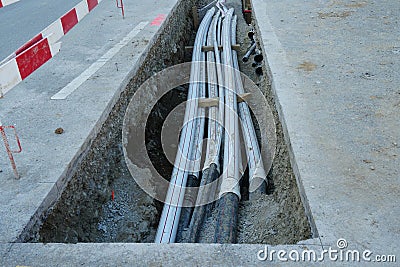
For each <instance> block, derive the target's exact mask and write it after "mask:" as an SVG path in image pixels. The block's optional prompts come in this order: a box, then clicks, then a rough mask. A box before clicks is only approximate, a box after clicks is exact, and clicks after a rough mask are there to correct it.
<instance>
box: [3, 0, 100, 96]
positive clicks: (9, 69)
mask: <svg viewBox="0 0 400 267" xmlns="http://www.w3.org/2000/svg"><path fill="white" fill-rule="evenodd" d="M0 1H3V0H0ZM101 1H102V0H83V1H81V2H79V3H78V4H77V5H76V6H75V7H74V8H72V9H71V10H69V11H68V12H67V13H65V14H64V15H63V16H62V17H60V18H59V19H57V20H56V21H54V22H53V23H52V24H50V25H49V26H48V27H47V28H45V29H44V30H43V31H41V32H40V33H39V34H37V35H36V36H35V37H33V38H32V39H31V40H29V41H28V42H26V43H25V44H24V45H23V46H21V47H20V48H18V49H17V50H16V51H15V52H14V53H12V54H11V55H9V56H8V57H6V58H5V59H4V60H3V61H1V62H0V97H1V96H2V95H4V94H5V93H6V92H8V91H10V90H11V89H12V88H13V87H14V86H15V85H17V84H18V83H19V82H21V81H22V80H24V79H25V78H26V77H27V76H28V75H29V74H31V73H32V72H33V71H35V70H36V69H38V68H39V67H40V66H41V65H43V64H44V63H45V62H47V61H48V60H49V59H50V58H51V57H53V56H54V55H55V54H56V53H57V52H58V51H59V49H60V44H57V43H56V42H57V41H58V40H60V39H61V37H63V36H64V35H65V34H66V33H67V32H69V31H70V30H71V29H72V28H73V27H74V26H75V25H76V24H78V22H79V21H81V20H82V19H83V18H84V17H85V16H86V15H87V14H89V12H90V11H92V10H93V8H95V7H96V6H97V5H98V4H99V3H100V2H101ZM45 37H46V38H45ZM44 40H46V41H44ZM45 46H46V47H47V48H45ZM32 49H33V50H35V49H38V50H37V51H36V50H35V51H36V52H32V51H33V50H32ZM27 50H29V51H30V52H29V53H25V52H26V51H27ZM39 50H40V51H42V52H40V51H39ZM38 51H39V52H38ZM45 51H46V52H45ZM49 51H51V53H50V52H49ZM50 55H51V56H50ZM39 56H44V58H39ZM49 56H50V57H49ZM17 62H18V63H17ZM26 74H28V75H26Z"/></svg>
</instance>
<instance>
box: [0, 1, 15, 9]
mask: <svg viewBox="0 0 400 267" xmlns="http://www.w3.org/2000/svg"><path fill="white" fill-rule="evenodd" d="M18 1H19V0H0V8H2V7H3V6H8V5H11V4H14V3H15V2H18Z"/></svg>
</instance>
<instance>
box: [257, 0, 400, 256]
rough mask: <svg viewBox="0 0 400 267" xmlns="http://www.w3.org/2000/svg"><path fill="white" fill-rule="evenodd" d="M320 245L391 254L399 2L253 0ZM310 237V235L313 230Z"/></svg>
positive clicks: (399, 236)
mask: <svg viewBox="0 0 400 267" xmlns="http://www.w3.org/2000/svg"><path fill="white" fill-rule="evenodd" d="M253 8H254V13H253V15H255V17H256V21H257V23H258V27H259V30H260V31H261V35H262V36H261V37H262V43H263V46H264V52H266V55H267V61H268V65H269V67H270V72H271V75H272V87H273V91H274V93H275V94H276V102H277V105H278V110H279V113H280V117H281V120H282V121H283V124H284V125H285V126H284V127H285V128H286V129H285V131H286V138H288V139H290V142H291V154H292V157H293V158H294V162H295V164H296V165H297V166H295V168H294V169H295V172H296V175H297V177H298V179H299V180H300V183H301V184H302V185H303V187H304V192H302V193H303V196H304V199H306V201H305V202H306V203H308V205H309V208H310V211H311V213H312V217H313V219H314V221H315V224H316V230H317V231H318V237H319V238H320V240H321V244H322V245H334V244H336V241H337V240H338V239H339V238H344V239H346V240H347V241H348V244H349V247H358V248H363V249H370V250H371V251H373V252H374V253H392V254H397V256H399V255H400V241H399V240H400V230H399V229H400V225H399V218H400V206H399V194H400V173H399V166H400V159H399V156H400V147H399V145H398V144H399V143H400V120H399V117H400V89H399V86H398V84H399V83H400V75H399V74H398V72H399V70H400V37H399V32H398V26H399V25H398V14H400V6H399V5H398V3H395V2H393V1H360V2H359V1H347V0H345V1H304V0H303V1H289V0H284V1H275V0H264V1H262V0H253ZM316 237H317V236H316Z"/></svg>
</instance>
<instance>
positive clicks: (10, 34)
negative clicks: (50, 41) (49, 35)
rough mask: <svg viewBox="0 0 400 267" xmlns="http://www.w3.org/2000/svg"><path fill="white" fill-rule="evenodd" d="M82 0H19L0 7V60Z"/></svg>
mask: <svg viewBox="0 0 400 267" xmlns="http://www.w3.org/2000/svg"><path fill="white" fill-rule="evenodd" d="M80 1H82V0H69V1H65V0H51V1H49V0H21V1H19V2H16V3H14V4H11V5H8V6H5V7H3V8H0V25H1V26H0V43H1V46H0V61H1V60H3V59H4V58H5V57H7V56H8V55H10V54H11V53H13V52H14V51H15V50H17V49H18V48H19V47H20V46H21V45H23V44H25V42H27V41H28V40H30V39H31V38H32V37H34V36H35V35H36V34H38V33H39V32H40V31H42V30H43V29H44V28H46V27H47V26H48V25H50V24H51V23H52V22H53V21H55V20H57V19H58V18H59V17H61V16H62V15H64V14H65V13H66V12H67V11H68V10H70V9H71V8H73V7H74V6H75V5H76V4H77V3H79V2H80Z"/></svg>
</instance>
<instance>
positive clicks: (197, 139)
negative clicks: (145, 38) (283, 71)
mask: <svg viewBox="0 0 400 267" xmlns="http://www.w3.org/2000/svg"><path fill="white" fill-rule="evenodd" d="M233 13H234V10H233V9H229V10H227V9H225V8H224V9H222V10H221V9H220V10H219V11H217V12H216V13H215V8H211V9H210V10H208V12H207V13H206V15H205V16H204V18H203V20H202V22H201V24H200V26H199V30H198V32H197V35H196V40H195V44H194V47H193V56H192V65H191V68H192V69H191V77H190V84H189V92H188V102H187V104H186V111H185V118H184V126H183V128H182V132H181V138H180V141H179V149H178V152H177V155H176V159H175V167H174V170H173V173H172V176H171V181H170V186H169V188H168V192H167V196H166V199H165V204H164V207H163V211H162V214H161V218H160V223H159V226H158V230H157V235H156V239H155V242H156V243H173V242H175V240H178V241H186V242H198V241H199V234H200V231H201V229H202V226H203V223H204V220H205V218H207V217H208V216H210V213H211V210H212V208H213V202H214V201H213V200H214V199H216V197H215V196H218V203H217V206H216V207H217V208H218V217H217V224H216V226H215V235H214V241H215V242H217V243H235V242H236V232H237V216H238V206H239V201H240V197H241V195H240V186H239V182H240V179H241V177H242V175H243V166H242V159H241V151H240V135H239V118H240V121H241V129H242V133H243V140H244V143H245V148H246V158H247V162H248V166H249V193H250V194H249V195H250V198H251V197H252V196H254V195H255V194H259V193H265V189H266V182H265V179H266V173H265V170H264V167H263V162H262V158H261V152H260V148H259V145H258V141H257V137H256V133H255V130H254V126H253V122H252V118H251V115H250V110H249V107H248V105H247V103H246V102H240V103H239V104H238V101H237V95H238V94H243V93H244V88H243V83H242V79H241V75H240V72H239V65H238V58H237V53H236V51H233V50H232V45H233V44H235V43H236V25H237V17H236V16H234V15H233ZM205 45H206V46H213V47H214V50H213V51H209V52H207V54H206V52H204V51H202V46H205ZM220 46H222V48H223V49H222V51H220V50H219V47H220ZM206 72H207V73H206ZM206 74H207V75H206ZM206 77H207V81H206ZM206 89H207V92H208V97H209V98H214V99H215V98H216V99H218V105H216V106H210V107H208V124H207V136H208V141H207V149H206V155H205V162H204V166H203V170H202V174H201V175H200V171H199V170H200V167H201V166H200V165H201V156H202V145H201V144H200V143H201V141H202V140H203V138H204V127H205V119H204V115H205V108H204V107H202V106H201V105H199V98H204V97H205V96H206ZM238 115H239V116H238ZM221 157H222V164H220V159H221ZM222 169H223V171H222ZM221 172H222V174H221ZM220 175H221V181H220V184H218V182H219V181H217V180H218V178H219V177H220ZM200 176H201V180H200V179H199V178H200ZM199 184H200V187H199V190H198V192H197V193H196V191H195V190H192V187H197V186H198V185H199ZM210 185H211V186H210ZM218 185H219V186H218ZM185 186H187V189H186V193H185ZM193 206H194V207H195V208H194V209H193V208H192V207H193ZM183 230H187V233H188V235H187V236H186V237H185V238H184V237H183V235H182V232H183Z"/></svg>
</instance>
